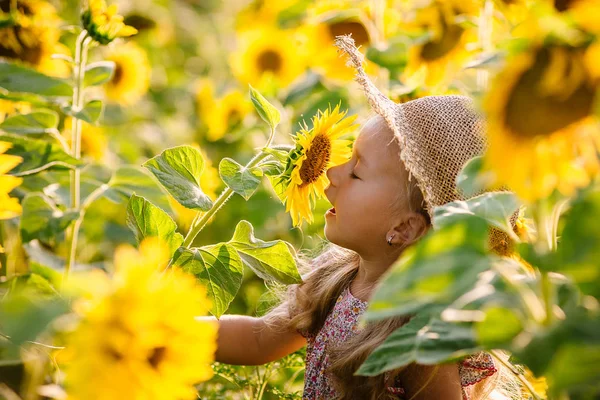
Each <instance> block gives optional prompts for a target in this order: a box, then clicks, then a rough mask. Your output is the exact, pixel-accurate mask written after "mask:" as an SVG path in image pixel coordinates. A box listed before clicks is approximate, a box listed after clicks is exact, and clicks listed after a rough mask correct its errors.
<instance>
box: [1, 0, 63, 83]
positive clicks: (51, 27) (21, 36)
mask: <svg viewBox="0 0 600 400" xmlns="http://www.w3.org/2000/svg"><path fill="white" fill-rule="evenodd" d="M12 3H13V2H12V1H8V0H1V1H0V19H2V20H4V23H3V24H2V27H0V59H2V58H5V59H8V60H10V61H17V62H22V63H24V64H26V65H29V66H32V67H34V68H36V69H37V70H39V71H41V72H44V73H46V74H49V75H53V76H60V77H66V76H68V75H69V66H68V65H67V63H66V62H64V61H62V60H56V59H52V54H54V53H61V54H69V49H68V48H67V47H66V46H64V45H62V44H61V43H59V39H60V29H59V28H60V23H61V20H60V18H59V16H58V15H57V13H56V9H55V8H54V6H53V5H52V4H50V3H48V2H47V1H43V0H18V1H16V2H14V4H15V5H16V9H15V10H13V11H15V12H14V13H12V14H11V4H12Z"/></svg>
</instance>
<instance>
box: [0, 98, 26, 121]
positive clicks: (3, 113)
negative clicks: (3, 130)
mask: <svg viewBox="0 0 600 400" xmlns="http://www.w3.org/2000/svg"><path fill="white" fill-rule="evenodd" d="M30 111H31V104H29V103H27V102H24V101H10V100H2V99H0V122H2V121H4V120H5V119H6V117H8V116H9V115H11V114H16V113H19V114H25V113H28V112H30Z"/></svg>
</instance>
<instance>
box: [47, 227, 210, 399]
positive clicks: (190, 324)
mask: <svg viewBox="0 0 600 400" xmlns="http://www.w3.org/2000/svg"><path fill="white" fill-rule="evenodd" d="M168 261H169V253H168V248H167V246H166V245H165V244H164V243H163V242H160V241H159V240H158V239H156V238H150V239H146V240H144V241H143V242H142V243H141V244H140V248H139V251H138V250H136V249H134V248H132V247H131V246H128V245H123V246H121V247H119V248H117V250H116V253H115V274H114V276H113V278H112V279H109V278H108V276H107V275H106V274H104V273H102V272H100V271H98V270H96V271H94V272H93V273H88V275H86V276H74V277H73V278H71V280H70V282H69V285H70V287H71V288H74V289H75V290H77V292H78V293H79V295H80V297H79V300H78V301H76V302H75V304H74V309H75V311H76V312H77V314H78V315H79V316H80V321H79V323H78V324H77V326H76V328H75V329H74V330H73V331H72V332H70V333H68V334H67V335H66V346H65V350H64V351H63V352H62V353H59V354H58V356H57V358H58V359H59V362H60V363H61V364H64V369H65V372H66V379H65V386H66V390H67V393H68V396H69V398H70V399H75V400H77V399H92V398H93V399H98V400H109V399H110V400H112V399H141V398H144V399H165V400H166V399H195V398H197V394H196V390H195V389H194V384H196V383H198V382H200V381H204V380H206V379H209V378H210V377H211V376H212V374H213V372H212V369H211V367H210V363H211V362H212V361H213V357H214V352H215V349H216V334H217V326H216V324H213V323H212V322H207V321H200V320H197V319H196V318H195V317H196V316H197V315H199V314H205V313H206V312H207V311H208V309H209V306H210V305H209V301H208V300H207V297H206V290H205V288H204V287H202V286H200V285H199V284H198V283H197V282H196V280H195V278H194V277H193V276H191V275H189V274H187V273H184V272H183V271H182V270H180V269H179V268H170V269H168V270H166V271H165V267H166V266H167V264H168ZM163 271H165V272H164V273H163Z"/></svg>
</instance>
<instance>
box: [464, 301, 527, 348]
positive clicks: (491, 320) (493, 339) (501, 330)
mask: <svg viewBox="0 0 600 400" xmlns="http://www.w3.org/2000/svg"><path fill="white" fill-rule="evenodd" d="M483 312H484V313H485V317H484V318H483V320H481V321H477V322H476V323H475V331H476V333H477V340H478V341H479V343H481V344H482V345H485V346H487V347H488V348H495V347H499V348H500V347H502V346H506V345H507V344H509V343H510V342H511V341H512V340H513V339H514V338H515V337H516V336H517V335H518V334H519V333H521V331H522V330H523V321H522V316H521V315H520V313H517V312H516V311H515V310H512V309H510V308H505V307H497V306H491V307H487V308H486V309H484V310H483Z"/></svg>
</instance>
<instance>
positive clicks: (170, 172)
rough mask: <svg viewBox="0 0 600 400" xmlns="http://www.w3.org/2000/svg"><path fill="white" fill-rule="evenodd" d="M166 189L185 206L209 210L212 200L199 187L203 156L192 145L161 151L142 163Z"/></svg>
mask: <svg viewBox="0 0 600 400" xmlns="http://www.w3.org/2000/svg"><path fill="white" fill-rule="evenodd" d="M143 166H144V167H146V168H148V170H150V172H152V174H154V176H155V177H156V178H157V179H158V181H159V182H160V183H161V184H162V185H163V186H164V187H165V189H167V191H168V192H169V193H170V194H171V196H173V197H174V198H175V200H177V201H178V202H179V203H181V205H183V206H184V207H187V208H190V209H193V210H200V211H208V210H210V209H211V207H212V205H213V202H212V200H211V199H210V197H208V196H207V195H206V194H204V192H203V191H202V188H201V187H200V176H201V175H202V170H203V169H204V159H203V158H202V154H201V153H200V151H199V150H198V149H195V148H193V147H192V146H178V147H173V148H170V149H167V150H165V151H163V152H162V153H161V154H160V155H158V156H156V157H154V158H151V159H150V160H148V161H146V162H145V163H144V164H143Z"/></svg>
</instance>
